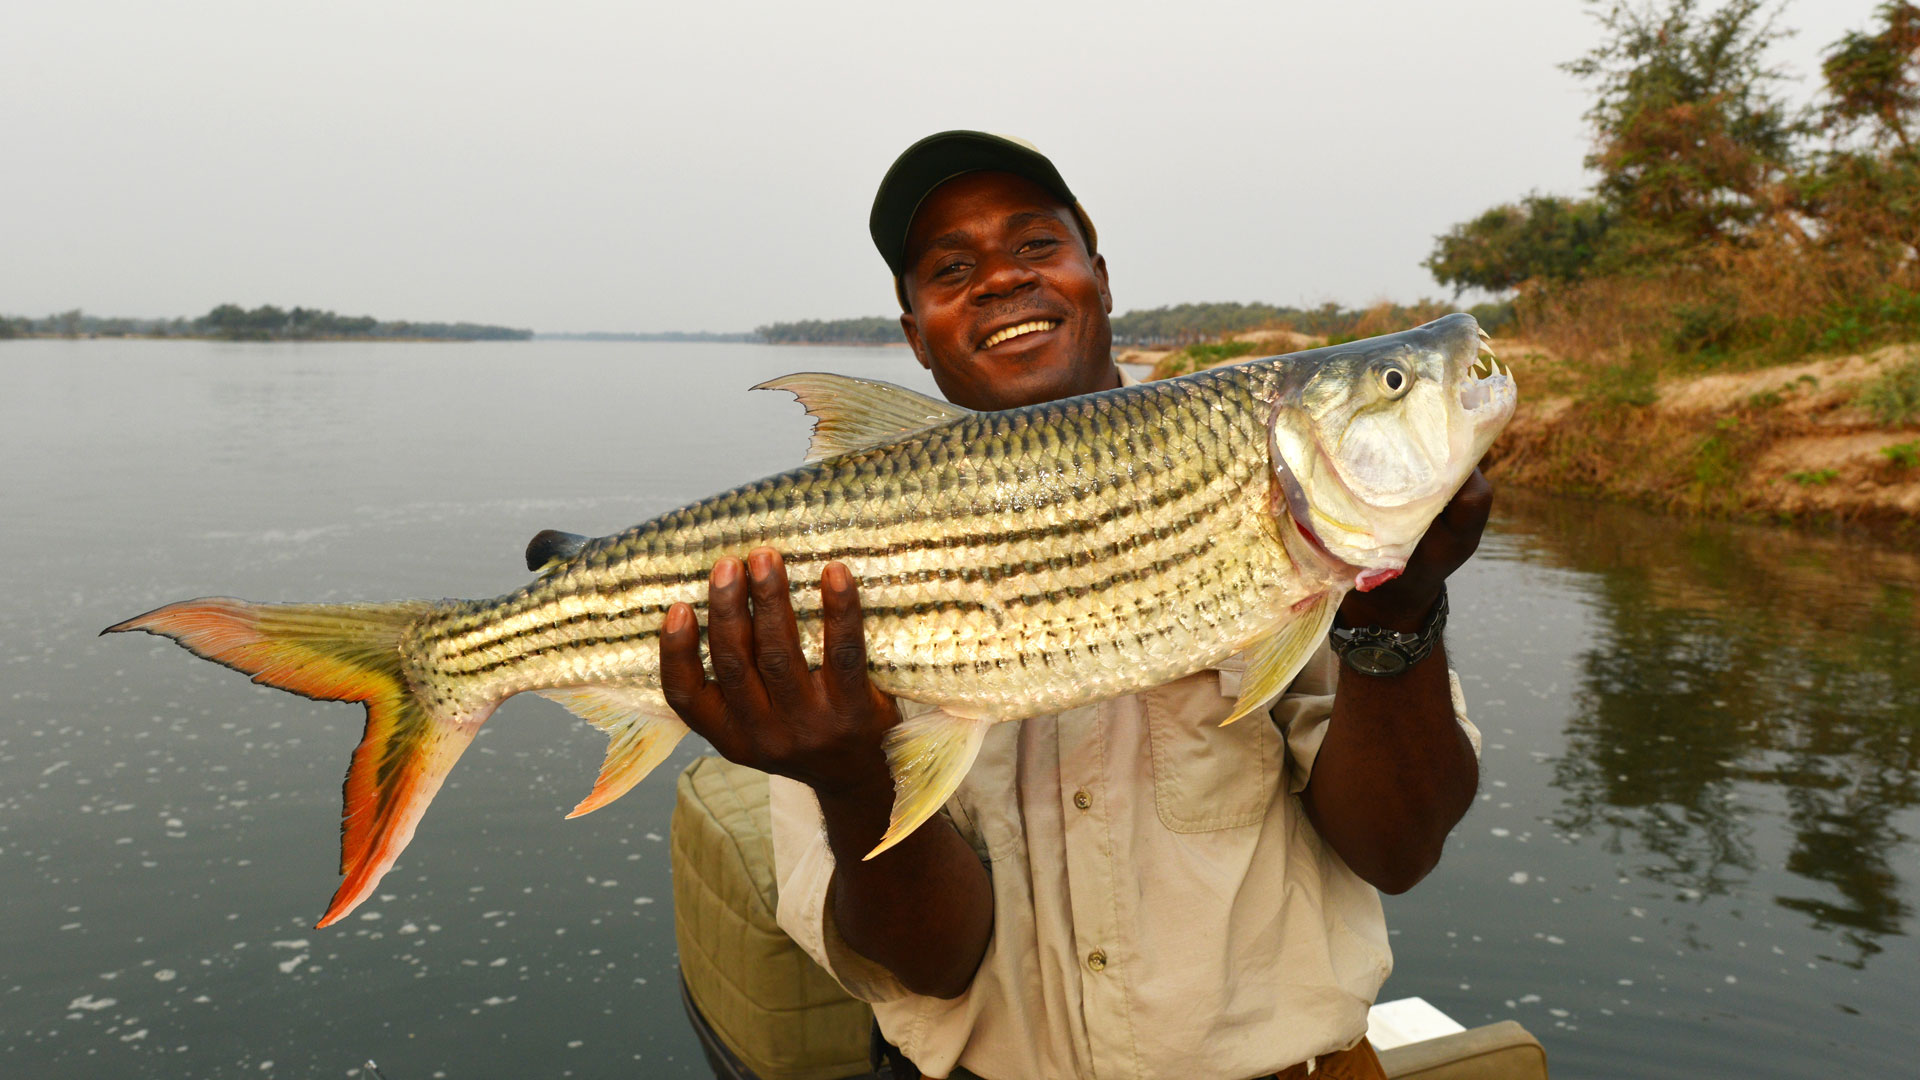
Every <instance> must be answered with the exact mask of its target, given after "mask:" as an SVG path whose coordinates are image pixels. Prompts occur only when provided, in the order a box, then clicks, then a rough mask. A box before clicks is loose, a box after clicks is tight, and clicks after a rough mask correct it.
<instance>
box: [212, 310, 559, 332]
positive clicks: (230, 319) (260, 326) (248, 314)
mask: <svg viewBox="0 0 1920 1080" xmlns="http://www.w3.org/2000/svg"><path fill="white" fill-rule="evenodd" d="M193 327H194V330H195V332H196V333H198V334H201V335H205V336H207V337H213V338H220V339H222V340H226V341H314V340H324V339H331V338H431V339H435V340H447V341H526V340H528V339H529V338H531V337H533V331H531V330H519V329H515V328H513V327H508V326H485V325H482V324H480V323H468V322H458V323H440V322H407V321H405V320H400V321H397V322H382V321H381V320H379V319H375V318H374V317H373V316H371V315H339V314H336V313H334V312H331V311H320V310H317V309H314V308H301V307H297V308H293V309H292V310H287V311H283V310H281V309H280V308H277V307H275V306H273V305H272V304H265V305H262V306H260V307H257V308H253V309H252V310H248V309H246V308H243V307H241V306H239V305H238V304H221V305H220V306H219V307H217V308H214V309H213V310H212V311H209V312H207V313H206V314H205V315H202V316H200V317H199V318H198V319H195V320H194V321H193Z"/></svg>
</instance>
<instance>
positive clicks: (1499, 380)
mask: <svg viewBox="0 0 1920 1080" xmlns="http://www.w3.org/2000/svg"><path fill="white" fill-rule="evenodd" d="M1513 399H1514V381H1513V371H1512V370H1511V369H1509V368H1503V367H1501V366H1500V361H1499V360H1497V359H1495V358H1494V355H1493V339H1492V338H1490V337H1488V336H1487V332H1486V331H1485V330H1481V331H1480V351H1479V354H1478V355H1477V356H1475V357H1474V359H1473V363H1471V364H1468V365H1467V382H1466V385H1465V386H1463V387H1461V388H1460V408H1461V409H1462V410H1464V411H1465V412H1467V413H1468V414H1470V415H1473V416H1476V417H1477V416H1479V415H1480V414H1482V413H1485V412H1487V411H1488V410H1501V409H1510V408H1512V405H1513Z"/></svg>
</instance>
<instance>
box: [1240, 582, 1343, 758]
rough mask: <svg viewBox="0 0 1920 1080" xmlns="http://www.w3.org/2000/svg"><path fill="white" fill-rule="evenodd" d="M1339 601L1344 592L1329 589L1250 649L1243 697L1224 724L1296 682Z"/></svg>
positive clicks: (1241, 695) (1251, 710) (1317, 646)
mask: <svg viewBox="0 0 1920 1080" xmlns="http://www.w3.org/2000/svg"><path fill="white" fill-rule="evenodd" d="M1339 604H1340V593H1339V592H1337V591H1335V590H1333V589H1328V590H1327V591H1325V592H1323V593H1321V594H1320V595H1319V596H1316V597H1314V598H1313V599H1312V600H1310V601H1308V603H1307V604H1306V606H1305V607H1303V608H1301V609H1300V610H1298V611H1296V612H1294V613H1293V615H1292V617H1291V618H1289V619H1288V620H1287V622H1286V623H1285V624H1284V625H1282V626H1281V627H1280V628H1279V629H1278V630H1276V631H1274V632H1272V633H1270V634H1268V635H1267V636H1266V637H1263V638H1261V639H1260V640H1259V641H1257V642H1255V643H1254V645H1253V647H1252V648H1250V649H1248V650H1247V671H1246V674H1245V675H1242V676H1241V677H1240V699H1239V700H1238V701H1235V702H1234V703H1233V713H1232V715H1230V716H1228V717H1227V718H1226V719H1225V720H1222V721H1220V726H1221V727H1226V726H1227V725H1228V724H1231V723H1233V722H1234V721H1235V720H1238V719H1240V718H1241V717H1243V716H1246V715H1247V714H1248V713H1251V712H1253V711H1255V710H1256V709H1259V708H1260V707H1262V706H1264V705H1267V704H1270V703H1271V702H1272V701H1274V699H1276V698H1278V697H1279V696H1280V695H1281V694H1282V693H1284V692H1285V691H1286V689H1287V684H1289V683H1291V682H1293V677H1294V676H1295V675H1298V674H1300V669H1301V668H1303V667H1306V666H1307V661H1308V660H1310V659H1312V658H1313V651H1314V650H1315V649H1317V648H1319V647H1320V639H1321V638H1324V637H1326V636H1327V628H1328V627H1330V626H1332V625H1333V613H1334V610H1335V609H1336V608H1337V607H1338V606H1339Z"/></svg>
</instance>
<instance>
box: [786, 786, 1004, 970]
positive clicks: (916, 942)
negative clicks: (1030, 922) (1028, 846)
mask: <svg viewBox="0 0 1920 1080" xmlns="http://www.w3.org/2000/svg"><path fill="white" fill-rule="evenodd" d="M882 779H883V780H885V778H884V777H882ZM892 807H893V785H892V783H891V782H890V781H886V782H884V783H881V782H876V783H875V784H873V785H870V786H869V787H867V788H866V789H863V790H861V791H857V792H847V793H836V794H832V795H820V813H821V816H822V817H823V818H824V819H825V822H826V827H827V843H828V845H829V846H830V847H831V848H832V849H833V857H834V872H833V884H832V889H833V905H832V910H833V919H834V924H835V928H836V929H838V930H839V931H840V937H841V938H842V940H844V941H845V942H846V943H847V945H848V946H850V947H851V948H852V949H853V950H854V951H855V952H858V953H859V954H860V955H862V956H864V957H866V958H868V959H869V960H872V961H874V962H875V963H877V964H879V965H880V966H882V967H884V968H886V969H887V970H888V971H891V972H893V974H894V977H895V978H897V979H899V980H900V982H901V983H902V984H904V985H905V986H906V988H907V989H909V990H911V991H913V992H914V993H916V994H925V995H928V996H931V997H942V998H952V997H958V996H959V995H960V994H962V993H964V992H965V991H966V989H967V987H968V986H969V985H970V984H971V983H972V982H973V976H974V972H975V971H977V970H979V967H980V959H981V957H982V956H984V955H986V951H987V940H988V938H989V937H990V936H991V935H992V933H993V888H992V882H991V881H990V880H989V879H988V877H987V870H986V867H984V866H982V865H981V864H980V859H979V857H978V856H976V855H975V854H974V851H973V848H972V847H970V846H969V845H968V844H967V842H966V841H965V840H964V839H962V838H961V836H960V834H959V833H958V832H957V831H955V829H954V827H953V824H952V823H951V822H949V821H948V820H947V819H946V818H945V817H943V816H939V815H936V816H935V817H933V818H932V819H930V820H929V821H927V823H926V824H924V825H922V826H920V827H919V828H918V829H915V830H914V831H913V833H912V834H911V835H910V836H908V837H907V838H906V839H904V840H902V841H900V842H899V843H898V844H896V845H894V846H893V847H891V848H889V849H887V850H886V851H884V852H882V853H881V854H879V855H877V856H875V857H874V858H873V859H871V860H866V859H864V858H863V856H865V855H866V853H867V852H869V851H871V850H873V846H874V845H875V844H877V843H879V842H880V837H881V836H883V835H884V834H885V833H886V831H887V818H888V815H889V813H890V812H891V810H892Z"/></svg>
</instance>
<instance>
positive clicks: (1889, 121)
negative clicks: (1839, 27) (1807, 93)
mask: <svg viewBox="0 0 1920 1080" xmlns="http://www.w3.org/2000/svg"><path fill="white" fill-rule="evenodd" d="M1875 14H1876V15H1877V16H1878V17H1879V20H1880V27H1879V31H1878V32H1877V33H1866V32H1862V31H1858V30H1853V31H1849V32H1848V33H1847V34H1846V36H1845V37H1842V38H1841V39H1840V40H1839V41H1836V42H1834V43H1833V44H1832V45H1831V46H1828V48H1827V58H1826V60H1825V61H1823V62H1822V63H1821V65H1820V75H1821V77H1822V79H1824V80H1825V82H1826V92H1827V99H1828V100H1827V103H1826V104H1825V105H1824V106H1823V107H1822V108H1821V109H1820V122H1821V126H1822V127H1824V128H1825V129H1826V130H1827V132H1828V133H1829V134H1830V135H1833V136H1835V137H1836V138H1838V137H1841V136H1845V135H1850V134H1852V133H1853V132H1854V131H1856V130H1858V129H1859V128H1860V127H1862V126H1864V127H1866V128H1867V137H1868V140H1869V141H1870V142H1871V143H1872V145H1873V146H1874V147H1875V148H1876V149H1878V148H1881V147H1884V146H1886V145H1887V144H1888V143H1890V142H1891V143H1896V144H1898V146H1899V148H1900V149H1901V150H1902V151H1911V150H1912V149H1913V136H1912V131H1911V128H1912V125H1913V118H1914V115H1915V113H1916V112H1920V7H1915V6H1914V5H1913V4H1910V3H1906V2H1905V0H1895V2H1893V3H1887V4H1882V5H1880V7H1879V8H1878V9H1877V10H1876V11H1875Z"/></svg>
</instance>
